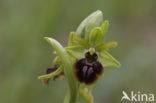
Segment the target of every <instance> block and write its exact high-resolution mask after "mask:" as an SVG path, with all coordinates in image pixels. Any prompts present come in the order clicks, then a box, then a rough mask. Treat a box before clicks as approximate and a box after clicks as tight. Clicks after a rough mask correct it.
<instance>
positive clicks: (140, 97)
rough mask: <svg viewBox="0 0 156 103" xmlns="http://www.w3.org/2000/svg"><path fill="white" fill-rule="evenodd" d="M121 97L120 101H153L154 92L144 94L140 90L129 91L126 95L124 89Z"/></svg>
mask: <svg viewBox="0 0 156 103" xmlns="http://www.w3.org/2000/svg"><path fill="white" fill-rule="evenodd" d="M122 94H123V97H122V98H121V101H123V100H128V101H132V102H137V101H138V102H153V101H154V94H144V93H141V92H140V91H138V92H136V93H135V92H134V91H131V93H130V95H128V94H127V93H126V92H125V91H122Z"/></svg>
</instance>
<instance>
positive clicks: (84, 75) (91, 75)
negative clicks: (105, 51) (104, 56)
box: [74, 52, 104, 85]
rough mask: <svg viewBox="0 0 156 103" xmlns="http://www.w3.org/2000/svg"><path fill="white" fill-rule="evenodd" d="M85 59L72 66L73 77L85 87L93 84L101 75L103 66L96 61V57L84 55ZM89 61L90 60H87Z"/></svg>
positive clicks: (94, 55)
mask: <svg viewBox="0 0 156 103" xmlns="http://www.w3.org/2000/svg"><path fill="white" fill-rule="evenodd" d="M86 54H87V55H85V58H82V59H80V60H78V61H77V62H76V63H75V64H74V69H75V70H74V72H75V77H76V79H77V80H78V81H79V82H80V83H85V84H87V85H91V84H94V83H95V82H97V80H98V78H99V77H100V76H101V74H103V71H104V70H103V66H102V64H101V63H100V62H98V61H97V55H96V54H93V55H90V54H89V53H88V52H87V53H86ZM89 59H91V60H89Z"/></svg>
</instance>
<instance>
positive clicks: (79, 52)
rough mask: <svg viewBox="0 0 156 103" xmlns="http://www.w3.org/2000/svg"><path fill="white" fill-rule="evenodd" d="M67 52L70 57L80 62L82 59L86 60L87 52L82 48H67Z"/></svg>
mask: <svg viewBox="0 0 156 103" xmlns="http://www.w3.org/2000/svg"><path fill="white" fill-rule="evenodd" d="M66 51H67V52H68V53H69V55H71V56H72V57H74V58H75V59H77V60H79V59H81V58H84V53H85V51H86V50H85V48H84V47H82V46H70V47H66Z"/></svg>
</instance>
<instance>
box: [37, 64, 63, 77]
mask: <svg viewBox="0 0 156 103" xmlns="http://www.w3.org/2000/svg"><path fill="white" fill-rule="evenodd" d="M62 71H63V70H62V66H60V67H59V68H58V69H57V70H56V71H54V72H52V73H50V74H46V75H42V76H39V77H38V79H47V78H52V77H55V76H57V75H59V74H60V73H61V72H62Z"/></svg>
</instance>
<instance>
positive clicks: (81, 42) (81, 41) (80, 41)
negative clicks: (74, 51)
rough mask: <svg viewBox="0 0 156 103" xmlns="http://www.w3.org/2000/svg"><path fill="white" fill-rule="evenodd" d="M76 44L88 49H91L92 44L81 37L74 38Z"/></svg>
mask: <svg viewBox="0 0 156 103" xmlns="http://www.w3.org/2000/svg"><path fill="white" fill-rule="evenodd" d="M74 42H75V43H77V44H78V45H81V46H82V47H84V48H86V49H89V48H90V47H91V44H90V43H89V42H88V41H87V40H85V39H83V38H81V37H77V36H74Z"/></svg>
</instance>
